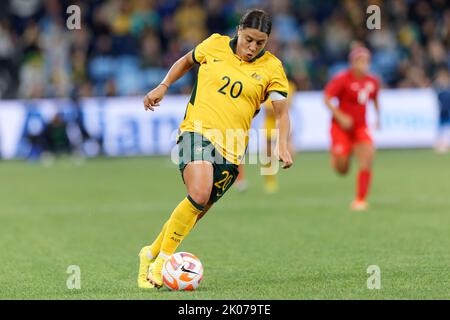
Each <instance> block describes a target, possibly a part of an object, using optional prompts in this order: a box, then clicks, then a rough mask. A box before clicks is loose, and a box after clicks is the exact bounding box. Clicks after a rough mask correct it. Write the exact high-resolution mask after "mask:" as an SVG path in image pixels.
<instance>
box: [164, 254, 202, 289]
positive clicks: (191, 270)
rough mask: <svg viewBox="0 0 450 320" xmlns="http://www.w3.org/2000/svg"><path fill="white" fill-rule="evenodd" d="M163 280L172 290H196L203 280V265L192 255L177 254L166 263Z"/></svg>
mask: <svg viewBox="0 0 450 320" xmlns="http://www.w3.org/2000/svg"><path fill="white" fill-rule="evenodd" d="M162 278H163V283H164V285H165V286H166V287H167V288H169V289H170V290H186V291H191V290H195V289H197V287H198V285H199V284H200V281H202V279H203V265H202V263H201V262H200V260H199V259H198V258H197V257H196V256H194V255H193V254H192V253H189V252H177V253H174V254H173V255H171V256H170V257H169V258H167V260H166V261H165V262H164V265H163V268H162Z"/></svg>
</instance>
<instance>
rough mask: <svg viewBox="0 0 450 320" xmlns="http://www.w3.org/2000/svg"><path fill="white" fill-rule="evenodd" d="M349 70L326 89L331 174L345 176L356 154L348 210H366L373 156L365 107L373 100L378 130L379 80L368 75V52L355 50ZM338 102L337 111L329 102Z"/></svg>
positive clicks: (351, 55)
mask: <svg viewBox="0 0 450 320" xmlns="http://www.w3.org/2000/svg"><path fill="white" fill-rule="evenodd" d="M349 60H350V69H349V70H347V71H345V72H342V73H340V74H338V75H337V76H336V77H334V78H333V79H331V81H330V82H329V83H328V85H327V86H326V88H325V104H326V105H327V107H328V109H330V111H331V112H332V115H333V119H332V123H331V131H330V133H331V163H332V167H333V168H334V170H335V171H336V172H337V173H339V174H341V175H345V174H347V172H348V169H349V165H350V156H351V154H352V152H354V153H355V156H356V160H357V161H358V165H359V173H358V178H357V190H356V198H355V200H354V201H353V202H352V203H351V205H350V207H351V209H353V210H355V211H364V210H367V209H368V203H367V201H366V198H367V194H368V191H369V186H370V181H371V177H372V161H373V158H374V154H375V148H374V145H373V141H372V137H371V135H370V132H369V129H368V127H367V123H366V106H367V102H368V101H369V100H373V102H374V106H375V110H376V114H377V127H378V128H379V126H380V121H379V119H380V117H379V104H378V90H379V84H378V80H377V79H376V78H375V77H373V76H371V75H370V74H368V70H369V65H370V51H369V50H368V49H367V48H365V47H363V46H358V47H355V48H353V49H352V50H351V52H350V55H349ZM334 97H336V98H337V99H338V100H339V105H338V107H335V106H334V105H333V103H332V98H334Z"/></svg>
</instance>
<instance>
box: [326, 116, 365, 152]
mask: <svg viewBox="0 0 450 320" xmlns="http://www.w3.org/2000/svg"><path fill="white" fill-rule="evenodd" d="M330 133H331V153H332V154H333V155H334V156H344V157H345V156H348V155H350V153H351V152H352V149H353V146H354V145H355V144H359V143H369V144H373V140H372V137H371V135H370V131H369V128H367V126H359V127H356V128H353V129H351V130H349V131H347V130H344V129H342V128H341V127H340V126H339V125H338V124H336V123H332V125H331V129H330Z"/></svg>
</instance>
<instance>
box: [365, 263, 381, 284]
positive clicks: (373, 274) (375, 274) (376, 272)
mask: <svg viewBox="0 0 450 320" xmlns="http://www.w3.org/2000/svg"><path fill="white" fill-rule="evenodd" d="M367 273H368V274H370V276H369V278H368V279H367V289H369V290H374V289H376V290H380V289H381V269H380V267H379V266H377V265H371V266H369V267H368V268H367Z"/></svg>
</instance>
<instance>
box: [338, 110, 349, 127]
mask: <svg viewBox="0 0 450 320" xmlns="http://www.w3.org/2000/svg"><path fill="white" fill-rule="evenodd" d="M336 120H337V122H338V123H339V125H340V126H341V127H342V129H344V130H350V129H351V128H352V127H353V119H352V117H350V116H349V115H346V114H345V113H342V112H340V113H338V114H336Z"/></svg>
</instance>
